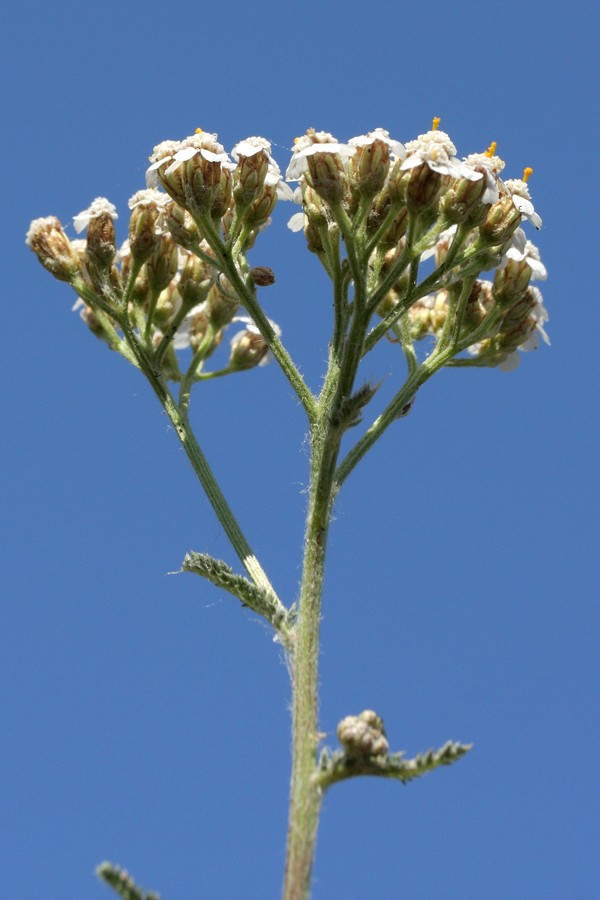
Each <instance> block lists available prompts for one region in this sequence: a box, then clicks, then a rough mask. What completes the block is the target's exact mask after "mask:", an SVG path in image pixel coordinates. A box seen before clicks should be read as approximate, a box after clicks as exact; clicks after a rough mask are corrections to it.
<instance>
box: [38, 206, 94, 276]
mask: <svg viewBox="0 0 600 900" xmlns="http://www.w3.org/2000/svg"><path fill="white" fill-rule="evenodd" d="M25 242H26V244H27V246H28V247H29V248H30V250H33V252H34V253H35V254H36V256H37V258H38V259H39V261H40V262H41V264H42V265H43V267H44V268H45V269H47V270H48V271H49V272H50V273H51V274H52V275H54V277H55V278H58V280H59V281H67V282H68V283H69V284H72V283H73V282H74V281H76V280H77V279H78V278H80V277H81V275H82V274H83V267H82V263H81V260H80V258H79V255H78V254H77V252H76V251H75V249H74V248H73V246H72V244H71V241H70V240H69V238H68V237H67V236H66V234H65V232H64V230H63V227H62V225H61V223H60V221H59V219H57V218H56V216H47V217H46V218H43V219H34V220H33V222H32V223H31V225H30V226H29V231H28V232H27V237H26V239H25Z"/></svg>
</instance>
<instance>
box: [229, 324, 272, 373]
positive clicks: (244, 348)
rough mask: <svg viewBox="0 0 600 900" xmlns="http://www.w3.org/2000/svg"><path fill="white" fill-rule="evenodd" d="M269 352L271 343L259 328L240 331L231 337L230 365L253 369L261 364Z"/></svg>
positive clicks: (240, 368)
mask: <svg viewBox="0 0 600 900" xmlns="http://www.w3.org/2000/svg"><path fill="white" fill-rule="evenodd" d="M268 352H269V345H268V344H267V343H266V341H265V339H264V338H263V336H262V334H260V332H259V331H258V329H255V330H252V331H251V330H250V329H247V330H246V331H240V332H239V333H238V334H236V335H234V337H232V339H231V355H230V357H229V366H230V368H232V369H236V370H242V369H253V368H254V367H255V366H259V365H260V364H261V362H262V361H263V359H265V357H266V356H267V353H268Z"/></svg>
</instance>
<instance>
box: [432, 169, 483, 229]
mask: <svg viewBox="0 0 600 900" xmlns="http://www.w3.org/2000/svg"><path fill="white" fill-rule="evenodd" d="M480 174H481V176H482V177H481V178H479V179H478V180H477V181H475V180H473V179H471V178H456V179H455V180H454V181H453V182H452V183H451V184H450V186H449V187H448V189H447V191H446V192H445V194H444V196H443V197H442V200H441V202H440V213H441V214H442V215H443V216H444V218H445V219H446V220H447V221H448V222H451V223H452V224H453V225H460V224H462V223H463V222H467V221H468V222H469V223H470V224H471V225H478V224H480V222H482V221H484V219H485V217H486V215H487V212H488V210H489V204H484V203H482V197H483V195H484V194H485V192H486V189H487V186H486V180H485V178H484V177H483V172H480Z"/></svg>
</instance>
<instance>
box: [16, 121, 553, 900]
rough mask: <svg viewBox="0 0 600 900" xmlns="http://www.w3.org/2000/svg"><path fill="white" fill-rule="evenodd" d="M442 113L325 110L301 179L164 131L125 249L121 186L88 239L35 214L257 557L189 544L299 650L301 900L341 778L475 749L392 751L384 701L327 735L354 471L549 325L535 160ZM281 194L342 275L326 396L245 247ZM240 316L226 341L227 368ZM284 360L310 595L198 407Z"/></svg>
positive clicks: (227, 526)
mask: <svg viewBox="0 0 600 900" xmlns="http://www.w3.org/2000/svg"><path fill="white" fill-rule="evenodd" d="M438 125H439V120H438V119H434V122H433V127H432V129H431V130H430V131H428V132H427V133H425V134H422V135H419V137H418V138H417V139H416V140H412V141H408V142H407V143H405V144H402V143H400V141H398V140H394V139H392V138H391V137H390V136H389V134H388V132H387V131H384V130H383V129H381V128H377V129H375V131H373V132H370V133H369V134H366V135H360V136H358V137H354V138H352V139H351V140H349V141H347V142H346V143H342V142H340V141H338V140H337V139H336V138H335V137H333V135H331V134H328V133H327V132H318V131H315V130H314V129H312V128H309V129H308V131H307V132H306V134H305V135H303V136H302V137H300V138H298V139H297V140H296V142H295V146H294V148H293V151H292V157H291V161H290V163H289V165H288V168H287V172H286V175H285V178H284V177H283V176H282V173H281V170H280V168H279V166H278V164H277V163H276V162H275V160H274V158H273V156H272V155H271V145H270V143H269V141H267V140H265V139H264V138H261V137H249V138H247V139H245V140H243V141H241V142H240V143H238V144H236V146H235V147H234V148H233V150H232V151H231V154H228V153H226V152H225V150H224V148H223V146H222V145H221V144H219V143H218V141H217V135H216V134H209V133H207V132H203V131H201V130H198V131H197V132H196V133H195V134H193V135H191V136H190V137H187V138H185V139H184V140H182V141H163V142H162V143H161V144H159V145H158V146H157V147H155V148H154V151H153V153H152V155H151V156H150V166H149V168H148V172H147V187H146V188H145V189H144V190H140V191H138V192H137V193H136V194H134V196H133V197H132V198H131V200H130V201H129V209H130V216H129V235H128V239H127V240H126V241H125V243H124V244H123V245H122V246H121V247H120V248H117V242H116V236H115V220H116V219H117V212H116V209H115V207H114V206H113V205H112V204H111V203H110V202H109V201H108V200H106V199H104V198H97V199H96V200H94V201H93V202H92V203H91V205H90V206H89V207H88V208H87V209H86V210H84V211H83V212H81V213H79V214H78V215H76V216H75V218H74V227H75V231H76V232H77V233H78V234H81V233H83V232H84V231H85V232H86V236H85V239H70V238H69V237H67V235H66V233H65V231H64V229H63V227H62V225H61V223H60V222H59V220H58V219H56V218H54V217H52V216H50V217H48V218H43V219H36V220H35V221H34V222H32V223H31V227H30V229H29V232H28V234H27V244H28V245H29V247H30V248H31V249H32V250H33V251H34V252H35V253H36V255H37V257H38V259H39V260H40V262H41V263H42V265H43V266H44V267H45V268H46V269H47V270H48V271H49V272H51V274H52V275H54V277H55V278H58V279H59V280H61V281H65V282H67V283H68V284H69V285H70V286H71V287H72V288H73V290H74V291H75V293H76V295H77V298H78V299H77V302H76V303H75V308H77V309H79V310H80V315H81V318H82V319H83V321H84V322H85V324H86V325H87V326H88V328H89V330H90V331H91V332H92V333H93V334H94V335H95V336H96V337H97V338H99V339H100V340H102V341H104V342H105V343H106V344H107V345H108V347H109V348H110V349H112V350H115V351H117V352H118V353H120V354H121V356H123V357H124V358H125V359H126V360H127V361H128V362H129V363H131V364H132V365H133V366H135V367H136V368H138V369H139V370H140V372H141V373H142V374H143V375H144V376H145V377H146V379H147V380H148V382H149V384H150V386H151V387H152V389H153V391H154V393H155V394H156V396H157V398H158V400H159V401H160V403H161V405H162V406H163V408H164V410H165V412H166V413H167V415H168V417H169V419H170V421H171V422H172V424H173V426H174V429H175V433H176V434H177V437H178V439H179V440H180V442H181V444H182V445H183V448H184V450H185V452H186V454H187V456H188V458H189V460H190V463H191V465H192V467H193V469H194V471H195V473H196V475H197V476H198V479H199V481H200V483H201V485H202V487H203V489H204V491H205V492H206V495H207V497H208V499H209V501H210V503H211V504H212V506H213V509H214V511H215V513H216V515H217V516H218V518H219V520H220V522H221V524H222V526H223V528H224V530H225V532H226V534H227V537H228V538H229V540H230V542H231V545H232V547H233V549H234V550H235V552H236V554H237V556H238V558H239V561H240V563H241V566H242V567H243V569H244V570H245V574H240V573H239V572H234V571H233V570H232V569H231V568H230V567H229V566H228V565H226V564H225V563H224V562H223V561H222V560H219V559H216V558H214V557H212V556H209V555H208V554H206V553H202V552H194V553H188V554H187V555H186V557H185V559H184V561H183V569H184V570H185V571H187V572H193V573H196V574H198V575H200V576H201V577H203V578H205V579H207V580H208V581H210V582H212V583H213V584H214V585H216V586H217V587H218V588H221V589H224V590H225V591H228V592H229V593H231V594H233V595H234V596H236V597H237V598H239V600H241V602H242V604H243V605H244V606H246V607H249V608H250V609H251V610H253V611H254V612H255V613H257V614H258V615H259V616H262V617H263V618H264V619H265V620H266V621H267V622H268V623H269V624H270V626H271V627H272V628H273V629H274V632H275V637H276V639H277V641H278V643H279V645H280V646H281V648H283V652H284V653H285V654H286V656H287V658H288V662H289V671H290V673H291V689H292V711H293V714H292V747H293V754H292V755H293V759H292V774H291V791H290V812H289V830H288V838H287V860H286V869H285V875H284V886H283V897H284V898H285V900H301V898H306V897H308V896H309V893H310V883H311V871H312V862H313V856H314V848H315V840H316V834H317V825H318V820H319V812H320V808H321V802H322V799H323V795H324V794H325V792H326V791H327V789H328V788H330V787H331V786H332V785H333V784H335V783H336V782H339V781H343V780H345V779H348V778H353V777H357V776H360V775H376V776H378V777H385V778H391V779H395V780H397V781H400V782H408V781H410V780H412V779H414V778H416V777H417V776H420V775H422V774H424V773H425V772H428V771H431V770H433V769H435V768H438V767H439V766H443V765H448V764H450V763H453V762H454V761H456V760H457V759H459V758H460V757H461V756H463V755H464V754H465V753H466V752H467V750H468V749H469V745H466V744H461V743H454V742H451V741H449V742H447V743H445V744H444V745H443V746H442V747H441V748H440V749H438V750H435V751H434V750H428V751H426V752H424V753H420V754H418V755H417V756H416V757H414V758H413V759H407V758H405V756H404V754H403V753H402V752H399V751H396V752H391V751H390V747H389V743H388V737H387V735H386V730H385V727H384V723H383V720H382V718H381V717H380V715H378V714H377V713H376V712H374V711H372V710H365V711H363V712H361V713H360V714H358V715H346V716H345V717H344V718H343V719H342V721H341V722H340V723H339V726H338V729H337V735H338V739H339V747H337V748H335V749H330V748H327V747H321V746H320V740H321V737H322V736H321V734H320V729H319V724H318V718H317V714H318V690H317V688H318V674H317V673H318V660H319V624H320V621H321V602H322V593H323V577H324V569H325V558H326V550H327V538H328V532H329V527H330V523H331V516H332V509H333V506H334V502H335V499H336V497H337V495H338V493H339V491H340V489H341V488H342V486H343V484H344V482H345V481H346V479H347V478H348V476H349V475H350V474H351V472H352V471H353V470H354V469H355V468H356V466H357V465H358V464H359V463H360V461H361V460H362V459H363V457H364V456H365V454H366V453H367V451H368V450H370V449H371V447H372V446H373V445H374V444H375V443H376V442H377V441H378V440H379V438H380V437H381V436H382V435H383V434H384V432H385V431H386V430H387V429H388V427H389V426H390V425H392V423H394V422H396V421H397V420H398V419H401V418H402V417H404V416H406V415H407V414H408V413H409V411H410V409H411V407H412V404H413V402H414V399H415V396H416V394H417V392H418V391H419V389H420V388H421V387H422V386H423V385H424V384H425V382H427V381H429V379H430V378H431V377H432V376H433V375H434V374H435V373H436V372H438V371H439V370H440V369H442V368H444V367H466V366H471V367H474V366H488V367H490V366H495V367H499V368H501V369H513V368H515V366H516V365H518V362H519V355H520V353H521V352H522V351H527V350H532V349H535V348H536V347H537V345H538V342H539V340H540V338H541V339H542V340H543V341H545V342H546V343H548V338H547V335H546V332H545V330H544V325H545V323H546V321H547V319H548V315H547V313H546V310H545V308H544V305H543V302H542V295H541V293H540V291H539V289H538V288H537V287H535V286H533V285H532V282H533V281H540V280H543V279H545V278H546V269H545V268H544V266H543V264H542V262H541V261H540V254H539V252H538V250H537V248H536V247H535V246H534V245H533V244H532V243H531V242H530V241H529V240H528V239H527V238H526V236H525V232H524V230H523V228H522V225H529V224H530V225H532V226H533V227H534V228H536V229H539V228H540V227H541V219H540V217H539V215H538V214H537V213H536V211H535V209H534V206H533V203H532V201H531V196H530V193H529V188H528V184H527V182H528V178H529V176H530V175H531V171H532V170H531V169H529V168H527V169H525V172H524V175H523V178H522V179H511V180H507V181H501V180H500V177H499V175H500V173H501V172H502V170H503V169H504V163H503V162H502V160H501V159H499V158H498V157H497V156H496V154H495V149H496V145H495V144H494V143H493V144H491V146H490V147H489V148H488V149H487V150H486V151H485V152H482V153H474V154H471V155H470V156H467V157H465V158H464V159H459V158H458V156H457V151H456V148H455V146H454V144H453V143H452V141H451V140H450V138H449V137H448V135H447V134H445V133H444V132H443V131H440V130H439V128H438ZM290 183H292V184H294V185H295V189H294V190H292V188H291V187H290ZM278 200H284V201H291V202H294V203H296V204H297V205H298V206H299V207H300V209H299V211H298V212H296V213H295V214H294V215H292V217H291V218H290V221H289V228H290V229H291V230H292V231H296V232H298V231H303V232H304V236H305V239H306V243H307V246H308V249H309V250H310V251H311V252H312V253H313V254H315V255H316V257H317V258H318V260H319V262H320V263H321V265H322V266H323V268H324V270H325V272H326V273H327V275H328V276H329V278H330V280H331V283H332V297H333V322H332V334H331V340H330V344H329V359H328V364H327V370H326V372H325V375H324V380H323V386H322V389H321V391H320V393H319V394H317V395H316V394H314V393H313V392H312V391H311V390H310V389H309V387H308V385H307V384H306V383H305V381H304V379H303V378H302V376H301V374H300V371H299V370H298V368H297V367H296V365H295V364H294V362H293V361H292V359H291V357H290V354H289V353H288V351H287V350H286V348H285V346H284V344H283V343H282V341H281V333H280V329H279V328H278V326H277V325H276V324H275V323H274V322H272V321H271V320H270V319H269V318H268V317H267V316H266V314H265V312H264V310H263V304H262V302H261V300H260V299H259V296H260V293H261V290H262V289H263V288H266V287H268V286H269V285H271V284H273V282H274V280H275V276H274V273H273V270H272V269H271V268H269V267H267V266H251V265H250V263H249V262H248V251H250V250H251V248H253V247H254V244H255V242H256V241H257V240H259V238H260V233H261V231H263V229H265V228H266V227H267V226H268V225H269V224H270V221H271V220H270V216H271V213H272V211H273V209H274V207H275V204H276V203H277V201H278ZM484 276H485V277H484ZM226 333H228V336H229V338H230V349H229V356H228V359H227V361H226V362H224V364H220V365H216V366H214V367H211V358H212V356H213V353H214V352H215V351H216V349H217V348H218V346H219V344H221V343H222V342H223V340H224V338H225V335H226ZM384 340H391V341H393V342H394V343H396V344H397V345H398V351H399V352H400V353H402V354H403V355H404V359H405V361H406V377H405V379H404V382H403V383H402V384H399V385H398V386H397V390H396V392H395V395H394V396H393V399H392V400H391V401H390V402H389V403H388V404H387V406H386V407H385V408H384V409H383V410H382V411H381V412H380V413H379V414H378V415H375V416H370V417H369V418H370V419H371V422H370V424H368V425H367V426H366V428H365V429H364V430H363V431H362V434H361V436H360V437H358V438H357V439H355V440H354V442H353V443H352V442H351V440H350V438H351V435H350V436H349V449H346V447H345V448H344V452H342V441H343V439H344V437H346V436H347V434H348V432H350V431H351V429H352V428H353V427H354V426H356V425H357V424H358V423H359V422H361V420H363V419H364V418H365V416H369V410H368V407H369V404H370V403H371V402H372V400H373V398H374V396H375V394H376V392H377V385H374V384H373V383H369V382H363V383H361V382H360V371H359V370H360V365H361V362H362V361H363V360H364V358H365V357H366V356H367V355H369V354H371V353H373V352H374V351H376V350H377V348H378V347H379V346H380V344H381V342H382V341H384ZM182 351H185V352H182ZM271 357H272V358H274V359H275V360H276V362H277V364H278V365H279V366H280V367H281V369H282V371H283V373H284V374H285V376H286V378H287V379H288V381H289V384H290V386H291V387H292V389H293V391H294V393H295V394H296V396H297V398H298V400H299V402H300V404H301V405H302V407H303V410H304V413H305V415H306V420H307V428H308V431H309V436H310V482H309V491H308V504H307V512H306V530H305V542H304V562H303V571H302V580H301V586H300V591H299V596H298V597H297V598H295V600H294V602H289V601H287V600H286V599H285V598H281V597H280V596H279V595H278V593H277V592H276V590H275V588H274V587H273V585H272V584H271V582H270V581H269V578H268V577H267V574H266V573H265V570H264V568H263V566H262V565H261V563H260V562H259V560H258V559H257V557H256V556H255V554H254V553H253V551H252V549H251V547H250V544H249V543H248V540H247V539H246V537H245V535H244V534H243V532H242V530H241V528H240V526H239V524H238V522H237V520H236V518H235V515H234V513H233V511H232V509H231V508H230V506H229V504H228V502H227V500H226V499H225V497H224V495H223V493H222V491H221V489H220V487H219V485H218V483H217V481H216V480H215V478H214V476H213V473H212V471H211V469H210V466H209V464H208V462H207V460H206V458H205V456H204V454H203V452H202V450H201V447H200V445H199V442H198V439H197V437H196V436H195V434H194V431H193V429H192V426H191V424H190V419H189V406H190V397H191V393H192V389H193V388H194V387H195V385H197V384H198V383H199V382H204V381H208V380H210V379H213V378H216V377H223V376H225V375H232V374H234V373H239V372H243V371H247V370H250V369H254V368H256V367H260V366H262V365H264V364H265V363H266V362H267V361H268V359H269V358H271ZM98 871H99V874H100V876H101V877H102V878H103V879H104V880H105V881H106V882H107V883H108V884H110V885H111V886H112V887H113V888H114V889H115V890H116V891H117V893H119V894H120V895H121V896H122V897H128V898H140V900H141V898H143V897H146V898H147V900H150V898H151V897H152V896H155V895H153V894H150V893H148V894H145V893H144V892H143V891H142V890H141V889H139V888H138V887H137V886H136V885H135V883H134V882H133V880H132V879H131V877H130V876H129V875H128V873H127V872H124V871H123V870H121V869H119V868H118V867H116V866H113V865H111V864H110V863H104V864H103V865H102V866H100V867H99V870H98Z"/></svg>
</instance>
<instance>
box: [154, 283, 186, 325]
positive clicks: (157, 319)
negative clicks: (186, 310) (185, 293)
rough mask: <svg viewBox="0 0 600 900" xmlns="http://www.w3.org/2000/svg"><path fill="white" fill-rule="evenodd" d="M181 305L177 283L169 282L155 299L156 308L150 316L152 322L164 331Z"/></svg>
mask: <svg viewBox="0 0 600 900" xmlns="http://www.w3.org/2000/svg"><path fill="white" fill-rule="evenodd" d="M181 306H182V299H181V294H180V293H179V291H178V289H177V285H176V284H175V283H174V282H171V284H169V286H168V287H166V288H165V289H164V291H162V292H161V293H160V295H159V297H158V300H157V301H156V309H155V310H154V315H153V317H152V322H153V324H154V325H156V327H157V328H160V329H161V331H165V329H166V328H167V326H168V325H169V323H170V322H171V320H172V319H173V318H174V316H176V315H177V313H178V312H179V310H180V309H181Z"/></svg>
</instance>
